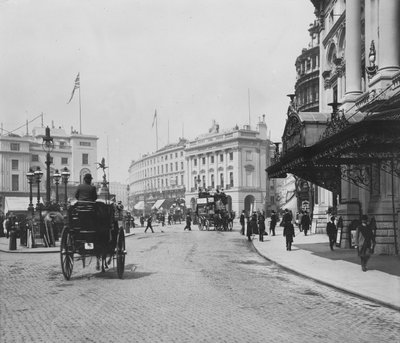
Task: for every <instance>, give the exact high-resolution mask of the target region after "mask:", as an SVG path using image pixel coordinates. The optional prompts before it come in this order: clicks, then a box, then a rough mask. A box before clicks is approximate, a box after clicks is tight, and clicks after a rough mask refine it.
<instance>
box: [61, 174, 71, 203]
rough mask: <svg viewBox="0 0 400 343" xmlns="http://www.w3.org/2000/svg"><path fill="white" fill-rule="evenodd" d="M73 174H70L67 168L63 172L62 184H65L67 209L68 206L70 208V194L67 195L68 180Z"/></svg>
mask: <svg viewBox="0 0 400 343" xmlns="http://www.w3.org/2000/svg"><path fill="white" fill-rule="evenodd" d="M70 175H71V174H70V172H69V170H68V168H67V167H64V169H63V170H62V172H61V178H62V182H63V184H64V187H65V188H64V192H65V193H64V204H65V208H67V206H68V194H67V183H68V179H69V176H70Z"/></svg>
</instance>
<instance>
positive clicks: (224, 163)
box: [185, 117, 274, 214]
mask: <svg viewBox="0 0 400 343" xmlns="http://www.w3.org/2000/svg"><path fill="white" fill-rule="evenodd" d="M271 151H273V148H272V144H271V142H270V141H269V140H268V139H267V125H266V123H265V117H264V118H263V119H260V120H259V122H258V124H257V128H256V129H255V130H251V128H250V127H249V126H244V127H243V128H239V127H237V126H236V127H235V128H233V129H231V130H226V131H223V132H220V131H219V128H218V125H213V127H212V128H211V129H210V130H209V133H207V134H203V135H201V136H199V137H197V138H196V139H194V140H190V141H189V142H188V143H187V144H186V148H185V158H186V176H185V180H186V185H187V187H186V188H187V190H186V203H187V204H190V205H189V206H190V207H191V208H192V209H195V203H196V198H197V196H198V191H199V188H202V189H207V190H210V191H216V190H217V189H219V190H223V191H224V192H225V194H226V195H227V198H228V209H229V210H231V211H234V212H235V213H236V214H239V213H241V211H242V210H246V211H248V212H251V211H255V210H260V211H263V210H270V208H271V205H272V204H271V200H274V192H273V191H271V188H270V182H269V180H267V177H266V174H265V172H264V170H265V166H268V165H269V160H270V156H271Z"/></svg>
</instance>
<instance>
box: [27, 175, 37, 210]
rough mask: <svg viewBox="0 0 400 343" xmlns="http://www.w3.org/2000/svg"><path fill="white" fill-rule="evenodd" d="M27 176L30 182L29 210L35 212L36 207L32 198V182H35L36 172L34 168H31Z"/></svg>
mask: <svg viewBox="0 0 400 343" xmlns="http://www.w3.org/2000/svg"><path fill="white" fill-rule="evenodd" d="M26 178H27V179H28V183H29V206H28V211H29V212H31V213H33V211H34V207H33V203H32V199H33V194H32V184H33V181H34V180H35V172H34V171H33V169H32V168H29V171H28V172H27V173H26Z"/></svg>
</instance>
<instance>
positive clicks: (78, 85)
mask: <svg viewBox="0 0 400 343" xmlns="http://www.w3.org/2000/svg"><path fill="white" fill-rule="evenodd" d="M78 88H80V79H79V73H78V75H77V76H76V79H75V85H74V89H73V90H72V94H71V98H70V99H69V101H68V102H67V104H69V103H70V102H71V100H72V98H73V97H74V94H75V89H78Z"/></svg>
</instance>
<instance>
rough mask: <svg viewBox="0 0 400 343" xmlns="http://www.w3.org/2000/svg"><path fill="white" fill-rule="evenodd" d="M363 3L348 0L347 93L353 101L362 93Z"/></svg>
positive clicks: (347, 96) (350, 100) (348, 98)
mask: <svg viewBox="0 0 400 343" xmlns="http://www.w3.org/2000/svg"><path fill="white" fill-rule="evenodd" d="M360 18H361V4H360V0H351V1H347V2H346V95H345V102H353V101H354V100H355V98H357V96H358V95H359V94H361V20H360Z"/></svg>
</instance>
